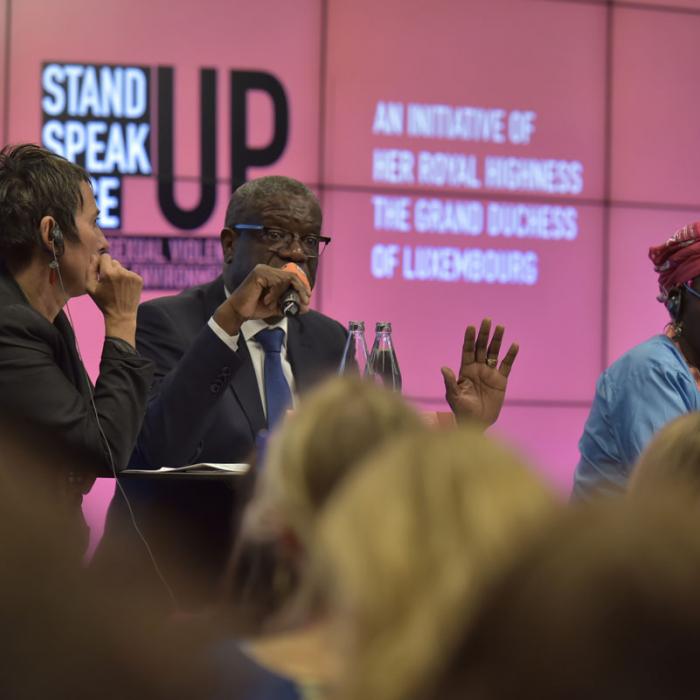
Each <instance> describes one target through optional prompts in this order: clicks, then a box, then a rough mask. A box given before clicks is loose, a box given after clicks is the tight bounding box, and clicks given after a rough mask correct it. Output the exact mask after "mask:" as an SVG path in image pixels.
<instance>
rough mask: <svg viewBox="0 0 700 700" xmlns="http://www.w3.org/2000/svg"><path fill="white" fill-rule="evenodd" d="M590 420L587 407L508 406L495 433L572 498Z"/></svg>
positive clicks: (493, 430)
mask: <svg viewBox="0 0 700 700" xmlns="http://www.w3.org/2000/svg"><path fill="white" fill-rule="evenodd" d="M592 398H593V387H591V399H592ZM587 417H588V407H585V406H582V407H560V406H505V407H504V409H503V412H502V413H501V417H500V418H499V420H498V424H497V426H496V427H495V428H493V429H492V431H491V432H492V433H493V434H495V435H498V436H500V437H502V438H504V439H505V440H506V441H507V442H509V443H510V444H511V445H513V446H514V447H516V448H517V449H518V450H520V451H521V452H522V454H523V455H524V456H525V457H526V458H527V459H528V460H529V462H530V463H531V464H532V466H533V468H534V469H535V470H536V471H537V472H539V473H540V474H542V475H543V476H544V477H545V479H546V480H547V481H548V482H549V483H551V484H552V485H553V486H554V487H555V488H556V489H557V491H559V493H561V494H562V495H563V496H566V497H568V495H569V494H570V493H571V486H572V484H573V473H574V469H575V467H576V464H577V463H578V459H579V453H578V440H579V438H580V437H581V433H582V431H583V425H584V423H585V422H586V418H587Z"/></svg>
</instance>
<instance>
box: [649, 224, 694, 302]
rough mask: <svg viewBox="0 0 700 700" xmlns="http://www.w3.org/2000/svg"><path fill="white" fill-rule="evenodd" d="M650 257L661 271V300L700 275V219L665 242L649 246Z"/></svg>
mask: <svg viewBox="0 0 700 700" xmlns="http://www.w3.org/2000/svg"><path fill="white" fill-rule="evenodd" d="M649 258H650V260H651V261H652V262H653V263H654V270H656V272H658V273H659V290H660V292H661V293H660V294H659V297H658V299H659V301H666V299H667V298H668V293H669V292H670V291H671V290H672V289H673V288H674V287H679V286H681V285H682V284H685V282H688V281H690V280H692V279H694V278H695V277H697V276H698V275H700V221H695V222H694V223H692V224H688V225H687V226H684V227H683V228H682V229H680V230H679V231H676V233H674V234H673V236H671V238H669V239H668V240H667V241H666V242H665V243H662V244H661V245H657V246H652V247H651V248H649Z"/></svg>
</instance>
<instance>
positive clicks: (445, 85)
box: [325, 0, 605, 197]
mask: <svg viewBox="0 0 700 700" xmlns="http://www.w3.org/2000/svg"><path fill="white" fill-rule="evenodd" d="M328 16H329V29H328V47H329V48H328V69H327V70H328V74H327V82H326V85H327V88H326V92H327V94H326V133H327V140H326V147H325V169H326V170H325V172H326V176H327V178H328V180H329V182H331V183H332V184H336V185H376V184H378V182H377V180H376V179H374V180H373V177H372V175H373V170H372V151H373V149H375V148H378V149H379V148H391V149H409V150H410V149H412V150H414V151H416V152H417V151H419V150H423V149H425V150H428V151H430V152H436V151H437V152H449V153H462V154H467V155H475V156H477V157H478V158H479V160H480V161H481V162H480V172H481V171H482V170H483V165H484V164H483V158H484V156H486V155H489V154H490V155H496V156H501V155H505V156H514V157H525V158H554V159H564V160H568V161H576V160H578V161H580V162H581V163H582V164H583V180H584V183H583V190H582V194H583V195H585V196H589V197H599V196H601V194H602V182H603V181H602V175H603V171H602V166H603V135H604V133H603V129H604V121H603V115H604V96H605V92H604V77H605V43H604V42H605V8H603V7H600V6H596V5H583V4H570V3H551V2H540V1H538V0H535V1H530V2H522V1H521V0H471V1H470V2H461V3H458V2H450V1H449V0H438V1H437V2H433V3H426V2H422V1H421V0H387V1H384V2H372V0H359V1H356V2H352V3H348V2H343V1H342V0H338V1H334V0H331V2H330V3H329V12H328ZM525 27H527V30H526V31H524V28H525ZM368 28H371V29H370V30H368ZM358 37H362V40H361V41H359V40H358ZM380 101H386V102H399V103H402V104H403V105H404V113H405V114H404V125H403V129H402V131H400V132H399V133H396V132H392V133H391V134H386V132H383V131H379V132H377V131H376V130H375V132H374V133H373V129H374V125H375V117H376V114H377V104H378V102H380ZM409 103H419V104H430V105H447V106H451V107H473V108H485V109H495V108H500V109H502V110H504V111H505V112H506V113H507V115H510V114H511V113H512V111H513V110H521V111H532V112H534V113H535V114H536V119H535V121H534V126H535V130H534V132H533V133H532V134H531V136H530V138H529V139H528V140H526V141H524V142H522V143H517V142H513V141H510V140H509V138H508V135H509V134H510V131H509V130H508V128H507V122H508V121H509V120H510V118H511V117H510V116H507V117H506V128H505V131H504V134H505V140H504V142H503V143H500V142H498V141H494V140H486V141H484V140H483V139H476V140H475V139H471V138H470V139H467V140H460V139H453V140H450V139H444V138H427V137H416V136H411V135H410V134H409V128H408V105H409ZM411 133H414V132H411ZM480 133H481V134H482V136H483V134H484V133H485V132H484V131H483V130H482V131H481V132H480ZM482 175H483V173H482ZM481 180H482V186H483V188H484V189H489V188H488V187H487V186H486V184H485V183H486V180H485V179H484V178H483V177H482V178H481ZM405 184H406V182H405V181H404V185H405ZM410 184H415V185H420V178H419V177H418V176H417V174H416V175H415V177H414V183H410ZM574 194H578V192H576V193H574Z"/></svg>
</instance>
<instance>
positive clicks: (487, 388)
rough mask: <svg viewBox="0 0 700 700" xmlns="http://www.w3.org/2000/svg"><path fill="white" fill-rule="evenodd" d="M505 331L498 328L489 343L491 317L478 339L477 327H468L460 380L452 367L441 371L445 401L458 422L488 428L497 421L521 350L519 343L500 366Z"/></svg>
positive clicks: (485, 321) (483, 325)
mask: <svg viewBox="0 0 700 700" xmlns="http://www.w3.org/2000/svg"><path fill="white" fill-rule="evenodd" d="M504 330H505V329H504V328H503V326H496V330H495V331H494V333H493V337H492V338H491V342H489V336H490V334H491V319H490V318H485V319H484V320H483V321H482V322H481V326H480V328H479V335H478V336H477V334H476V328H475V327H474V326H467V329H466V331H465V332H464V345H463V346H462V361H461V363H460V366H459V377H455V373H454V372H453V371H452V370H451V369H450V368H449V367H442V368H441V370H440V371H441V372H442V376H443V379H444V380H445V398H446V399H447V403H448V404H449V405H450V408H451V409H452V411H453V413H454V414H455V416H456V417H457V418H458V419H460V420H463V419H466V420H477V421H480V422H482V423H484V424H485V426H486V427H488V426H490V425H493V424H494V423H495V422H496V419H497V418H498V414H499V413H500V412H501V407H502V406H503V399H504V398H505V395H506V387H507V386H508V375H509V374H510V370H511V368H512V367H513V362H514V361H515V356H516V355H517V354H518V349H519V347H518V344H517V343H513V344H512V345H511V346H510V348H509V349H508V352H507V353H506V354H505V357H504V358H503V360H502V361H501V364H500V366H499V365H498V354H499V352H500V350H501V343H502V341H503V333H504Z"/></svg>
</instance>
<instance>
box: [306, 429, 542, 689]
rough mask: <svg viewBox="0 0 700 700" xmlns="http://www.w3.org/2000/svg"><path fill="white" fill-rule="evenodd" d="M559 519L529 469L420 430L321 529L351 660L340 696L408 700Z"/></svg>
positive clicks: (334, 608)
mask: <svg viewBox="0 0 700 700" xmlns="http://www.w3.org/2000/svg"><path fill="white" fill-rule="evenodd" d="M553 510H555V502H554V499H553V496H552V495H551V494H550V492H549V491H548V489H547V488H545V487H544V486H543V485H542V483H541V482H540V480H539V479H538V478H537V477H536V476H535V475H534V474H533V473H532V472H531V471H529V470H528V468H527V467H526V466H524V465H523V463H522V462H521V460H520V459H519V458H518V457H517V456H516V455H514V454H513V453H512V452H510V451H509V450H508V449H506V448H505V447H502V446H501V445H499V444H497V443H496V442H494V441H492V440H490V439H488V438H487V437H485V436H484V435H483V434H482V433H481V432H479V431H477V430H475V429H473V428H472V429H469V428H460V429H454V428H452V429H449V430H443V431H437V430H435V431H430V430H427V429H424V430H414V431H413V432H412V433H411V434H409V435H404V436H402V437H398V438H396V439H395V440H394V441H392V442H391V443H388V444H386V445H385V446H384V448H382V449H381V450H379V451H377V452H375V453H374V454H372V455H371V456H370V457H368V459H367V460H366V461H365V462H363V463H362V465H360V466H359V467H358V469H357V470H356V471H355V473H353V474H352V475H351V476H350V477H349V478H348V479H347V480H346V482H345V483H344V484H343V486H342V487H341V488H340V489H339V491H338V492H337V493H336V494H334V496H333V498H332V499H331V500H330V502H329V504H328V506H327V508H326V510H325V512H324V514H323V515H322V517H321V520H320V522H319V525H318V528H317V533H318V548H317V555H318V557H319V565H318V570H317V575H318V576H319V579H320V581H321V582H325V589H326V590H327V591H328V594H327V595H328V601H327V605H328V608H329V609H328V614H329V616H330V617H331V619H333V620H334V621H335V622H336V624H334V625H333V627H334V628H335V631H336V634H337V639H338V646H339V651H340V652H341V653H340V655H341V656H342V657H343V658H344V659H346V660H347V672H346V673H344V674H342V675H344V676H345V679H344V682H342V683H341V688H340V697H343V698H363V700H395V699H396V700H398V699H399V698H404V697H406V696H407V695H408V694H409V693H411V692H413V691H415V690H416V688H419V687H422V686H423V685H424V684H426V683H428V682H429V681H430V679H432V678H433V676H434V674H435V673H437V671H438V669H439V668H440V665H441V663H442V662H443V660H444V658H445V656H446V655H448V654H449V653H450V651H451V650H452V648H453V644H454V643H455V641H456V639H457V637H458V634H459V632H460V631H461V629H462V628H463V626H464V625H465V624H466V622H467V621H468V620H469V619H470V617H471V616H472V614H473V612H474V610H475V608H476V607H477V606H478V604H479V601H480V599H481V596H482V594H483V592H484V590H485V588H486V587H487V586H488V585H489V584H490V583H491V581H492V580H493V579H494V577H495V576H497V575H498V573H499V572H500V571H501V569H502V568H503V567H504V566H505V565H506V564H507V562H508V561H509V560H510V558H511V557H512V556H513V555H514V553H515V552H517V551H518V550H519V549H520V548H521V546H523V544H524V543H525V542H527V541H528V539H529V538H530V537H532V536H533V534H534V533H536V532H537V531H538V530H539V529H540V528H541V527H543V526H544V524H545V523H546V522H547V521H548V519H549V518H550V516H551V514H552V511H553Z"/></svg>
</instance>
